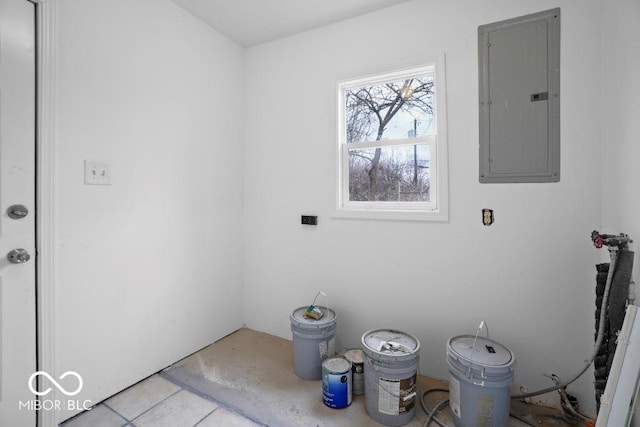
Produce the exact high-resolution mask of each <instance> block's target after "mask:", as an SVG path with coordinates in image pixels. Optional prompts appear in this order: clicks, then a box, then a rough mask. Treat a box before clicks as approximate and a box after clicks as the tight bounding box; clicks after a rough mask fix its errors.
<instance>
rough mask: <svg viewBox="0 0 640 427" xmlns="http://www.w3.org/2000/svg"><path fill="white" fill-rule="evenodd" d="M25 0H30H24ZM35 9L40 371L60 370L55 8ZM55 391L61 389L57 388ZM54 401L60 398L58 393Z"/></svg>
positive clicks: (43, 423) (48, 419)
mask: <svg viewBox="0 0 640 427" xmlns="http://www.w3.org/2000/svg"><path fill="white" fill-rule="evenodd" d="M25 1H26V0H25ZM29 1H31V2H32V3H34V4H35V8H36V47H37V48H36V52H37V54H36V79H37V81H36V97H37V100H36V106H37V107H36V108H37V110H36V209H37V215H36V250H37V256H36V290H37V297H36V299H37V300H36V317H37V318H36V322H37V323H36V324H37V326H36V328H37V331H36V333H37V337H38V340H37V364H38V370H40V371H45V372H49V373H51V374H52V375H53V374H54V373H55V372H56V363H55V356H56V354H57V352H56V340H55V335H56V333H55V332H56V328H55V325H56V318H55V307H56V304H55V290H56V274H55V242H56V232H55V222H54V220H55V212H56V209H55V208H56V206H55V200H56V198H55V194H56V191H55V189H56V182H55V179H56V174H55V171H56V162H55V142H56V141H55V15H56V12H55V6H56V0H29ZM53 391H54V392H55V393H56V394H57V393H58V390H57V389H55V388H54V390H53ZM53 398H54V399H56V398H57V397H56V396H55V395H54V396H53ZM38 426H39V427H55V426H56V422H55V412H54V411H42V410H41V411H38Z"/></svg>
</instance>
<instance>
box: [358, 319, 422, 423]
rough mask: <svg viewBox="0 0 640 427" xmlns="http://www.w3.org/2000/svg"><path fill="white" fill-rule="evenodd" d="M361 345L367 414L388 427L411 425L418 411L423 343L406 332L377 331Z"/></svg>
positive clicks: (365, 338) (372, 332) (365, 336)
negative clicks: (419, 365)
mask: <svg viewBox="0 0 640 427" xmlns="http://www.w3.org/2000/svg"><path fill="white" fill-rule="evenodd" d="M362 344H363V349H364V353H365V356H366V357H365V362H364V390H365V391H364V395H365V408H366V409H367V413H368V414H369V416H370V417H371V418H373V419H374V420H375V421H377V422H379V423H380V424H384V425H387V426H401V425H404V424H407V423H409V422H410V421H411V420H412V419H413V416H414V415H415V409H416V408H415V404H416V392H417V389H416V387H417V380H418V378H417V376H418V363H419V361H420V354H419V350H420V342H419V341H418V339H417V338H416V337H414V336H413V335H411V334H408V333H406V332H400V331H396V330H393V329H374V330H371V331H369V332H366V333H365V334H364V335H363V336H362Z"/></svg>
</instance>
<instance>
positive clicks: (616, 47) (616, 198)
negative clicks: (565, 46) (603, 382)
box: [600, 0, 640, 426]
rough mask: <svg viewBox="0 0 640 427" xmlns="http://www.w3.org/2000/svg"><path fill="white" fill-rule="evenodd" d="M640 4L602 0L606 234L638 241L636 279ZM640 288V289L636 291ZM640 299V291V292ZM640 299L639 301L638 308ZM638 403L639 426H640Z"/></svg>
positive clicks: (639, 179)
mask: <svg viewBox="0 0 640 427" xmlns="http://www.w3.org/2000/svg"><path fill="white" fill-rule="evenodd" d="M638 19H640V2H638V1H637V0H603V2H602V21H603V22H602V58H601V62H600V64H601V68H602V87H601V91H602V103H601V114H602V116H601V117H602V163H601V166H600V167H601V168H602V194H601V198H602V231H603V232H605V233H621V232H623V233H627V234H629V235H630V236H631V238H632V239H635V242H634V243H632V244H631V245H630V248H631V250H633V251H635V253H636V255H635V259H634V278H635V280H636V281H638V273H637V271H638V268H639V266H640V250H638V242H639V241H640V197H638V194H639V193H638V183H639V182H640V172H639V165H638V161H639V160H640V144H639V142H640V138H639V136H638V134H639V131H640V128H639V127H638V118H639V117H640V104H639V103H638V99H640V81H639V80H638V73H637V71H638V70H639V69H640V57H639V56H638V45H637V41H638V40H640V27H639V26H638ZM636 289H638V288H636ZM637 294H639V295H640V292H637ZM638 303H639V300H636V304H638ZM639 412H640V407H639V405H638V404H636V409H635V414H636V417H635V418H634V424H633V425H634V426H640V420H639V419H638V418H639V417H638V416H637V414H638V413H639Z"/></svg>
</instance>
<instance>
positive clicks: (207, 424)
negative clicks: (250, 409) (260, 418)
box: [197, 408, 260, 427]
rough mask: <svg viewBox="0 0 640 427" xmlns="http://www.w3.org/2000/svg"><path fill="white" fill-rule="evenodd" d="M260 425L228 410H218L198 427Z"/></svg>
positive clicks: (248, 426) (249, 426) (253, 426)
mask: <svg viewBox="0 0 640 427" xmlns="http://www.w3.org/2000/svg"><path fill="white" fill-rule="evenodd" d="M259 425H260V424H256V423H254V422H252V421H251V420H249V419H248V418H245V417H243V416H240V415H238V414H235V413H233V412H231V411H229V410H227V409H224V408H218V409H216V410H215V411H213V413H212V414H211V415H209V416H208V417H207V418H205V419H204V420H202V422H201V423H200V424H198V426H197V427H257V426H259Z"/></svg>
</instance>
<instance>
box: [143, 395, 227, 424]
mask: <svg viewBox="0 0 640 427" xmlns="http://www.w3.org/2000/svg"><path fill="white" fill-rule="evenodd" d="M217 407H218V405H216V404H215V403H213V402H210V401H208V400H206V399H203V398H202V397H200V396H197V395H195V394H193V393H190V392H188V391H184V390H182V391H180V392H179V393H176V394H174V395H173V396H171V397H170V398H168V399H167V400H165V401H163V402H162V403H160V404H159V405H157V406H156V407H154V408H153V409H151V410H150V411H148V412H145V413H144V414H142V415H141V416H140V417H138V418H136V419H134V420H133V423H134V424H135V425H136V426H137V427H147V426H148V427H193V426H194V425H195V424H196V423H197V422H198V421H200V420H201V419H203V418H204V417H206V416H207V415H208V414H210V413H211V412H212V411H213V410H215V409H216V408H217Z"/></svg>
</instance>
